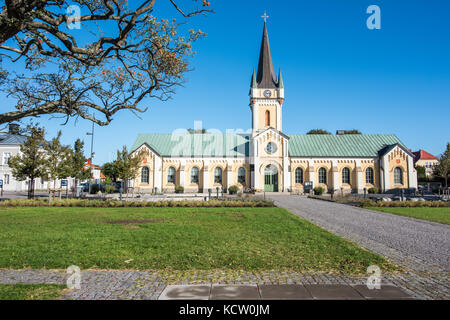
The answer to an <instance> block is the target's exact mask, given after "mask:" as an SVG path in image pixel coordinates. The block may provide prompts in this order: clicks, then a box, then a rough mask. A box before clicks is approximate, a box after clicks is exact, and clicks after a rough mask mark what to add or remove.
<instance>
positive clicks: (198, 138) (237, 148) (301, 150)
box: [131, 133, 404, 157]
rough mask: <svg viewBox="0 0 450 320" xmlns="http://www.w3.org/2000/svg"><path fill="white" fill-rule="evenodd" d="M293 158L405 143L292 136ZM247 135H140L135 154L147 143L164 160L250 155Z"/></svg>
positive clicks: (359, 153) (374, 151)
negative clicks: (165, 158) (166, 158)
mask: <svg viewBox="0 0 450 320" xmlns="http://www.w3.org/2000/svg"><path fill="white" fill-rule="evenodd" d="M289 138H290V140H289V155H290V156H291V157H377V156H378V154H379V152H380V151H381V149H384V148H386V147H387V146H393V145H395V144H400V145H401V146H404V145H403V143H402V142H401V141H400V140H399V139H398V138H397V137H396V136H395V135H393V134H345V135H331V134H308V135H307V134H292V135H289ZM249 141H250V136H249V135H247V134H242V135H240V134H209V133H207V134H179V135H177V134H140V135H139V136H138V137H137V139H136V141H135V142H134V144H133V146H132V147H131V151H135V150H136V149H138V148H139V147H140V146H142V145H143V144H147V145H148V146H149V147H150V148H152V149H153V150H155V152H157V153H158V154H159V155H161V156H163V157H244V156H249V154H250V147H249V145H250V144H249Z"/></svg>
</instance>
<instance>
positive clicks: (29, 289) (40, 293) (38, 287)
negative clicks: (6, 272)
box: [0, 284, 67, 300]
mask: <svg viewBox="0 0 450 320" xmlns="http://www.w3.org/2000/svg"><path fill="white" fill-rule="evenodd" d="M64 289H67V287H66V286H63V285H57V284H0V300H54V299H58V298H60V297H61V295H62V292H63V290H64Z"/></svg>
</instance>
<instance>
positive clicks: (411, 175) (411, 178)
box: [408, 155, 417, 189]
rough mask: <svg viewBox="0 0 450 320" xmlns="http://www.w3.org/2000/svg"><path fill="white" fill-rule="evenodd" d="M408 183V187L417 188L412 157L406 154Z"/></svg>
mask: <svg viewBox="0 0 450 320" xmlns="http://www.w3.org/2000/svg"><path fill="white" fill-rule="evenodd" d="M408 183H409V188H415V189H417V171H416V169H415V168H414V163H413V158H412V157H411V156H409V155H408Z"/></svg>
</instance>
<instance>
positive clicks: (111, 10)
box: [0, 0, 212, 126]
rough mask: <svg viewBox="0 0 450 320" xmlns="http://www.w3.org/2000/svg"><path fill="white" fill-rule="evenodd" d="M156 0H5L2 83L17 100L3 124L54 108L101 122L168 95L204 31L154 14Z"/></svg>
mask: <svg viewBox="0 0 450 320" xmlns="http://www.w3.org/2000/svg"><path fill="white" fill-rule="evenodd" d="M166 1H167V2H168V3H169V5H170V6H172V7H173V9H174V14H176V15H181V16H182V17H183V18H185V19H188V18H191V17H193V16H196V15H199V14H206V13H209V12H212V10H210V9H209V6H210V4H209V2H208V1H205V0H203V6H202V7H200V8H198V5H197V3H198V2H197V0H193V1H192V2H190V3H187V1H184V2H183V6H180V4H179V2H181V1H178V0H166ZM2 3H3V4H2ZM155 3H156V1H154V0H133V1H126V0H102V1H99V0H72V1H69V0H58V1H56V0H54V1H48V0H5V1H0V10H1V11H0V57H1V58H2V59H4V60H3V61H2V60H0V63H2V62H5V64H4V66H6V65H7V69H5V68H2V66H1V65H0V84H2V83H3V85H2V87H4V88H3V91H5V92H6V93H7V94H8V95H9V96H11V97H13V98H15V99H16V100H17V104H16V106H15V107H14V109H13V110H10V111H9V112H2V113H0V124H3V123H7V122H11V121H15V120H21V119H24V118H27V117H37V116H39V115H45V114H50V115H53V116H59V117H63V118H64V119H65V121H66V122H67V121H68V120H69V119H70V118H71V117H82V118H84V119H89V120H91V121H94V122H95V123H97V124H98V125H101V126H103V125H108V124H109V123H110V122H111V120H112V119H113V117H114V116H115V115H117V113H118V112H119V111H121V110H129V111H132V112H136V113H138V112H145V111H146V110H147V105H146V106H143V101H144V100H145V99H146V98H157V99H161V100H166V99H168V98H170V97H171V96H172V94H173V93H174V87H175V86H177V85H179V84H181V83H182V82H183V77H184V73H186V72H187V71H188V62H187V59H188V58H189V57H191V56H192V55H193V54H194V53H195V52H194V51H193V50H192V43H193V42H194V41H196V40H198V39H199V38H200V37H202V36H204V33H203V32H201V31H200V30H199V31H194V30H186V29H187V28H186V27H185V26H184V23H178V22H177V21H176V19H160V18H158V17H155V16H153V13H154V12H155V11H156V9H157V7H156V4H155ZM74 7H75V8H78V9H79V13H80V15H79V16H78V17H74V15H73V14H72V13H73V12H74V11H73V9H74ZM78 27H79V28H83V31H84V32H80V31H79V30H76V28H78ZM105 30H107V31H108V32H105ZM86 33H89V37H86V36H85V34H86ZM5 60H9V61H8V62H10V63H8V64H6V61H5ZM16 63H24V65H25V67H26V69H25V73H24V74H16V73H15V72H14V70H15V69H16V68H17V66H16ZM53 66H56V67H53ZM145 101H146V104H148V100H145ZM93 113H95V115H94V114H93Z"/></svg>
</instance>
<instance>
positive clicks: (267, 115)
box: [266, 110, 270, 127]
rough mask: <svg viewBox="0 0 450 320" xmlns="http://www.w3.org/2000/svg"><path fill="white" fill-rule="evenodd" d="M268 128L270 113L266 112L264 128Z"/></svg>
mask: <svg viewBox="0 0 450 320" xmlns="http://www.w3.org/2000/svg"><path fill="white" fill-rule="evenodd" d="M269 126H270V111H269V110H266V127H269Z"/></svg>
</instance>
